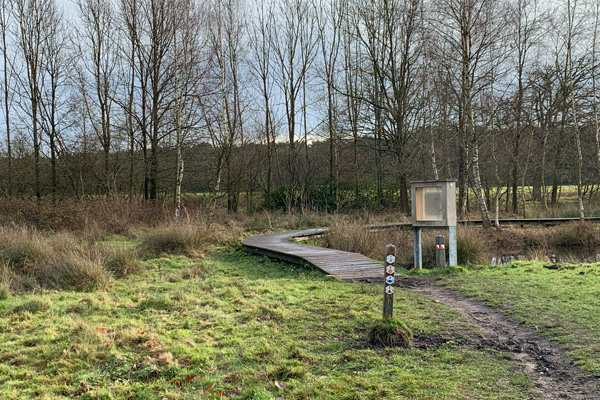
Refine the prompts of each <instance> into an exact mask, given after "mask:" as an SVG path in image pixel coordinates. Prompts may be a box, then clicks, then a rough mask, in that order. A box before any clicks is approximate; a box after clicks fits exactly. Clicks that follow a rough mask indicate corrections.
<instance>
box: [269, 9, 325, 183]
mask: <svg viewBox="0 0 600 400" xmlns="http://www.w3.org/2000/svg"><path fill="white" fill-rule="evenodd" d="M275 12H276V13H277V14H278V17H279V18H278V19H277V20H276V24H275V26H274V31H273V33H274V35H273V36H272V38H271V47H272V49H273V53H274V55H275V59H276V60H277V61H276V66H277V71H276V72H275V75H276V77H277V79H276V82H277V85H278V86H279V89H280V90H281V93H282V97H283V101H284V103H285V118H286V125H287V132H288V144H289V148H288V149H289V150H288V170H289V174H290V180H291V182H292V184H293V185H297V184H299V182H300V179H299V176H298V146H297V137H298V132H297V126H298V125H299V121H298V119H297V117H298V113H299V111H300V110H301V111H302V112H303V113H304V114H303V117H306V111H307V110H306V96H305V95H304V94H305V93H306V80H307V75H308V72H309V69H310V67H311V66H312V64H313V62H314V59H315V53H316V51H315V50H316V46H317V40H316V35H315V33H316V32H315V29H316V27H315V23H314V18H313V14H312V12H313V8H312V4H311V3H310V2H308V1H303V0H283V1H282V2H280V3H279V8H278V9H277V10H276V11H275ZM300 101H302V102H304V104H303V107H300V106H299V104H298V103H299V102H300ZM303 125H304V126H303V128H304V133H305V136H306V133H307V126H306V118H304V120H303ZM305 142H306V138H305Z"/></svg>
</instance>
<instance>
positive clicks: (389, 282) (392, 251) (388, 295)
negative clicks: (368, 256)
mask: <svg viewBox="0 0 600 400" xmlns="http://www.w3.org/2000/svg"><path fill="white" fill-rule="evenodd" d="M395 263H396V246H394V245H393V244H388V245H387V246H386V248H385V275H384V276H385V284H384V290H383V319H384V320H386V319H388V318H392V317H393V316H394V286H393V285H394V281H395V278H394V273H395V272H396V268H395V267H394V264H395Z"/></svg>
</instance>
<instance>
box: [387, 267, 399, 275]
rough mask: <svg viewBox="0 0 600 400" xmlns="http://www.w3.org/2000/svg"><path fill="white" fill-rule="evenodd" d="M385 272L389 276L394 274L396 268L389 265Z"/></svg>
mask: <svg viewBox="0 0 600 400" xmlns="http://www.w3.org/2000/svg"><path fill="white" fill-rule="evenodd" d="M385 272H386V273H388V274H390V275H391V274H393V273H394V272H396V268H394V267H392V266H391V265H388V266H387V268H386V269H385Z"/></svg>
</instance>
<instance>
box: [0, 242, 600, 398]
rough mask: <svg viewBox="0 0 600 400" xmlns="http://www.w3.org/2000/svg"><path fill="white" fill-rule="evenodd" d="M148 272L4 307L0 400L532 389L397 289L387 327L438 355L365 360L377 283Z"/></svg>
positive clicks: (234, 254) (248, 268) (228, 271)
mask: <svg viewBox="0 0 600 400" xmlns="http://www.w3.org/2000/svg"><path fill="white" fill-rule="evenodd" d="M119 240H121V241H122V240H123V239H119ZM143 264H144V265H143V266H144V268H143V269H142V270H141V272H137V273H135V274H133V275H129V276H128V277H126V278H122V279H113V280H112V281H111V283H110V285H109V287H108V288H107V289H98V290H95V291H93V292H89V293H82V292H72V291H55V290H49V289H45V290H39V291H37V292H36V293H33V294H21V295H19V294H12V295H7V296H5V298H3V299H2V300H0V398H2V399H6V400H8V399H33V398H39V399H67V398H79V399H219V398H237V399H373V398H388V399H394V398H398V399H404V398H406V399H526V398H528V397H529V394H530V390H531V383H530V381H529V379H528V378H527V377H526V376H525V375H523V374H521V373H519V372H518V371H516V370H515V369H514V366H513V365H512V364H511V363H510V362H509V360H508V357H507V355H506V354H503V353H499V352H495V351H476V350H471V349H469V348H467V347H465V346H462V345H461V342H462V340H461V338H465V337H467V336H468V335H470V334H472V333H473V331H472V328H471V327H469V326H468V324H466V323H465V321H463V320H462V319H461V318H460V316H459V315H458V314H457V313H456V312H454V311H452V310H450V309H448V308H446V307H444V306H442V305H440V304H438V303H435V302H433V301H430V300H428V299H426V298H424V297H422V296H420V295H418V294H415V293H412V292H409V291H404V290H398V291H397V294H396V297H395V299H396V300H395V302H396V309H395V312H396V316H398V317H399V318H401V319H402V320H403V321H405V322H406V323H407V324H408V325H409V326H410V328H411V329H412V330H413V331H414V333H415V336H416V343H417V344H418V343H419V341H420V340H424V339H429V340H431V341H432V342H435V339H436V338H444V340H440V341H439V342H440V343H442V342H445V343H444V344H442V345H439V346H433V347H430V348H426V347H425V346H413V347H411V348H409V349H400V348H396V349H394V348H391V349H371V348H369V347H368V346H367V343H366V336H367V331H368V329H369V328H370V326H371V325H372V324H373V322H374V321H376V320H377V319H379V318H381V303H382V301H381V300H382V299H381V297H382V288H381V287H380V286H379V285H368V284H350V283H342V282H338V281H335V280H331V279H328V278H326V277H324V276H323V274H322V273H320V272H318V271H312V270H308V269H305V268H301V267H297V266H291V265H288V264H283V263H276V262H272V261H270V260H268V259H266V258H261V257H256V256H250V255H246V254H243V253H242V252H240V251H238V250H235V249H233V248H232V247H223V248H220V249H217V250H215V251H214V252H212V253H211V255H210V256H208V257H207V258H205V259H193V258H186V257H183V256H178V257H163V258H154V259H149V260H146V261H143ZM498 271H500V270H498ZM507 271H509V272H511V273H513V272H514V271H515V270H508V269H507ZM490 273H491V272H490ZM486 274H488V272H485V271H484V272H477V273H473V274H468V275H465V277H468V278H469V279H473V282H474V278H475V277H476V276H478V275H481V276H482V277H484V278H486V277H487V275H486ZM522 274H523V275H525V274H526V273H525V272H523V273H522ZM565 274H568V275H569V276H570V275H573V274H574V272H572V271H568V272H565ZM519 275H520V274H516V276H519ZM525 276H531V277H532V276H533V275H525ZM484 278H482V279H484ZM449 282H450V283H451V284H453V285H459V284H462V285H463V286H464V287H465V288H466V287H467V286H468V284H469V281H468V279H465V280H463V281H462V282H461V281H460V279H459V278H456V279H455V278H454V277H453V278H451V280H450V281H449ZM565 282H566V281H565ZM475 294H476V293H475ZM528 304H530V303H526V302H524V303H523V307H529V305H528ZM573 333H574V334H575V333H576V332H573ZM594 365H595V364H594ZM590 368H591V366H590Z"/></svg>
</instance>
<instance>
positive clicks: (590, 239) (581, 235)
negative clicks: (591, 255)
mask: <svg viewBox="0 0 600 400" xmlns="http://www.w3.org/2000/svg"><path fill="white" fill-rule="evenodd" d="M553 242H554V245H555V246H557V247H581V248H584V249H589V250H593V249H595V248H596V247H598V246H600V232H598V229H597V228H596V227H595V226H592V225H591V224H589V223H586V222H575V223H572V224H567V225H563V226H559V227H557V228H556V231H555V233H554V240H553Z"/></svg>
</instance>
